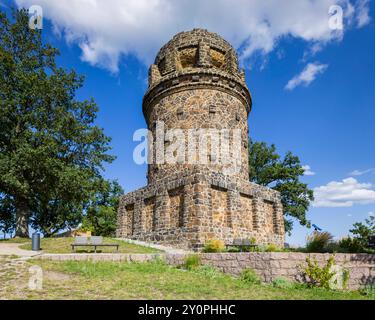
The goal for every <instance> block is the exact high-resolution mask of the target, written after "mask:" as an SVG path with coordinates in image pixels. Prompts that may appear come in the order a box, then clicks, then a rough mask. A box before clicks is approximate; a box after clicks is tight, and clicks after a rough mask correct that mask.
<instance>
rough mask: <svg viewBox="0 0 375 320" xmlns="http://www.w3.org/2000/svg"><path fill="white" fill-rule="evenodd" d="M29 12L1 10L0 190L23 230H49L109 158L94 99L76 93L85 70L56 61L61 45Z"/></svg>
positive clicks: (71, 216) (65, 220)
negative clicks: (45, 35) (45, 37)
mask: <svg viewBox="0 0 375 320" xmlns="http://www.w3.org/2000/svg"><path fill="white" fill-rule="evenodd" d="M28 20H29V18H28V12H27V11H26V10H20V11H14V12H13V22H11V21H10V20H9V19H8V18H7V16H6V14H5V13H0V79H1V81H0V128H1V131H0V194H2V195H4V196H6V197H7V198H8V199H9V201H11V205H12V206H13V208H14V211H15V223H16V236H20V237H27V236H28V226H29V224H30V222H31V223H32V224H33V227H35V228H36V229H40V230H42V231H45V232H46V234H47V235H49V234H52V233H55V232H57V231H58V229H62V228H65V227H66V226H67V224H71V223H72V224H75V223H77V221H78V220H80V219H79V215H80V214H81V213H82V208H84V206H85V203H87V202H88V200H89V199H90V197H92V195H93V194H94V193H95V192H96V191H97V187H98V185H99V183H98V181H99V180H100V179H101V175H100V173H101V170H102V169H103V164H104V163H105V162H108V163H109V162H111V161H113V159H114V157H113V156H111V155H108V154H107V151H108V150H109V149H110V147H109V142H110V138H109V137H107V136H105V135H104V133H103V130H102V129H101V128H99V127H98V126H96V125H94V121H95V118H96V113H97V110H98V107H97V105H96V104H95V102H94V100H93V99H91V100H85V101H77V100H76V99H75V94H76V91H77V90H78V89H79V88H81V87H82V86H83V83H84V77H82V76H80V75H78V74H77V73H76V72H75V71H74V70H70V71H67V70H64V69H62V68H59V67H57V65H56V63H55V59H56V56H57V55H58V54H59V52H58V50H57V49H55V48H53V47H52V46H51V45H49V44H44V43H43V41H42V35H41V31H40V30H32V29H30V28H29V26H28Z"/></svg>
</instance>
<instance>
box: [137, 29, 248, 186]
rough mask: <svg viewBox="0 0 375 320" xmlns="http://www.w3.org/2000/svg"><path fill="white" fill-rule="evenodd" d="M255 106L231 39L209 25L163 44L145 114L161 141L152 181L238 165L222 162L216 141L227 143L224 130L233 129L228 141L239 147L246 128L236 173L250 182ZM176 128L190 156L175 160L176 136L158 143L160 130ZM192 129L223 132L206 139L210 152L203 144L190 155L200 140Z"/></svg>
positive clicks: (150, 176)
mask: <svg viewBox="0 0 375 320" xmlns="http://www.w3.org/2000/svg"><path fill="white" fill-rule="evenodd" d="M250 110H251V97H250V93H249V90H248V88H247V86H246V84H245V76H244V72H243V71H240V70H239V68H238V59H237V55H236V52H235V50H234V49H233V47H232V46H231V45H230V44H229V43H228V42H227V41H225V40H224V39H223V38H221V37H220V36H218V35H217V34H215V33H211V32H208V31H207V30H203V29H194V30H192V31H189V32H182V33H179V34H177V35H176V36H174V37H173V39H172V40H171V41H169V42H168V43H167V44H166V45H165V46H163V47H162V48H161V50H160V51H159V53H158V55H157V56H156V59H155V63H154V64H153V65H151V67H150V70H149V89H148V91H147V93H146V94H145V96H144V100H143V113H144V116H145V119H146V122H147V125H148V128H149V130H151V131H152V133H153V136H154V139H155V141H154V145H153V149H154V151H153V152H154V154H153V160H154V161H153V164H150V165H149V169H148V182H149V183H152V182H154V181H157V180H160V179H164V178H168V177H169V176H170V175H172V174H175V173H178V172H180V173H181V174H183V173H184V172H186V170H189V173H191V172H194V171H195V170H204V169H208V170H211V171H214V172H223V169H224V168H223V167H225V166H226V165H227V166H228V165H231V166H233V163H225V161H222V160H223V159H222V158H221V156H220V152H216V153H215V154H212V149H211V147H214V143H215V142H214V141H216V142H217V143H219V144H220V147H221V146H222V145H221V142H222V140H221V141H217V140H220V139H223V136H224V133H223V132H224V131H222V130H223V129H228V130H230V132H228V136H227V139H229V141H228V142H229V147H230V149H231V150H232V151H233V148H234V147H235V145H234V144H233V143H234V131H233V129H239V131H240V135H241V137H240V138H237V140H236V143H237V146H238V147H239V146H240V147H239V148H240V150H241V152H240V158H239V159H238V162H239V164H238V166H239V168H238V169H237V170H236V171H235V172H234V174H235V175H236V176H238V177H239V178H242V179H245V180H247V179H248V150H247V147H248V124H247V119H248V114H249V112H250ZM158 122H159V123H160V125H158ZM170 129H181V130H182V133H183V134H184V136H185V143H186V145H185V152H184V155H183V156H182V157H178V158H176V160H175V161H174V163H172V164H171V163H170V162H169V163H168V161H167V160H166V156H167V155H166V154H165V149H166V148H167V147H168V145H170V144H171V143H173V142H175V140H174V139H173V138H172V137H168V136H165V137H163V140H164V141H161V140H160V139H159V140H158V142H157V141H156V138H155V137H156V136H157V135H159V138H160V134H164V133H165V132H167V131H168V130H170ZM189 129H190V130H192V131H191V133H192V132H194V131H195V132H196V133H197V132H198V131H197V130H199V129H217V130H216V131H215V132H220V133H221V135H220V137H218V136H216V137H215V136H212V135H210V134H207V140H206V141H203V142H207V145H208V149H209V150H208V152H207V154H205V153H203V154H200V155H199V152H200V150H202V145H199V143H197V147H196V148H197V149H194V151H197V152H196V153H197V156H196V157H190V158H189V154H188V149H189V145H188V144H189V142H191V140H193V139H197V141H196V142H199V141H198V138H197V137H196V136H192V135H190V136H189V133H188V130H189ZM208 132H209V131H208V130H207V131H206V133H208ZM191 133H190V134H191ZM176 139H177V137H176ZM180 139H181V137H180ZM215 139H216V140H215ZM172 140H173V141H172ZM238 140H239V141H238ZM203 142H202V143H203ZM191 145H192V144H191ZM163 146H164V148H163ZM215 146H217V145H215ZM198 148H200V150H198ZM215 150H216V149H215ZM232 151H230V152H232ZM163 153H164V154H163ZM230 155H231V156H232V154H230ZM202 157H207V159H202ZM158 160H159V161H158ZM192 160H196V162H194V161H192ZM195 163H196V164H195Z"/></svg>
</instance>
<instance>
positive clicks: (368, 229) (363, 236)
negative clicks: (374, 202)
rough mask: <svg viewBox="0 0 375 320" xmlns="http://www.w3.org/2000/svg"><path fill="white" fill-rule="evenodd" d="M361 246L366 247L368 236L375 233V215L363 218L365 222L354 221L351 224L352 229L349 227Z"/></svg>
mask: <svg viewBox="0 0 375 320" xmlns="http://www.w3.org/2000/svg"><path fill="white" fill-rule="evenodd" d="M349 232H351V233H352V234H353V235H354V238H355V239H357V240H358V241H359V242H360V244H361V246H362V247H363V248H366V247H368V240H369V236H370V235H373V234H375V216H370V217H369V218H368V219H365V222H364V223H363V222H356V223H354V224H353V229H350V230H349Z"/></svg>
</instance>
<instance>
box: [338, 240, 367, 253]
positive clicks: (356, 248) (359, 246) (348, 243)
mask: <svg viewBox="0 0 375 320" xmlns="http://www.w3.org/2000/svg"><path fill="white" fill-rule="evenodd" d="M338 246H339V249H340V251H341V252H349V253H358V252H363V251H364V250H365V248H364V247H363V243H362V241H361V240H359V239H358V238H351V237H347V238H343V239H341V240H340V241H339V242H338Z"/></svg>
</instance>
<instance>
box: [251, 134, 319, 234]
mask: <svg viewBox="0 0 375 320" xmlns="http://www.w3.org/2000/svg"><path fill="white" fill-rule="evenodd" d="M303 175H304V170H303V168H302V165H301V162H300V160H299V158H298V157H297V156H294V155H293V154H292V153H291V152H287V154H286V155H285V157H284V158H283V159H281V157H280V155H279V154H277V153H276V147H275V145H273V144H272V145H271V146H268V145H267V144H266V143H264V142H253V141H251V140H250V141H249V179H250V181H252V182H255V183H257V184H260V185H263V186H268V187H270V188H272V189H275V190H277V191H279V192H280V193H281V201H282V204H283V208H284V218H285V230H286V231H287V232H288V233H290V232H291V230H292V227H293V223H292V221H291V220H290V219H287V217H288V216H289V217H293V218H296V219H297V220H298V221H299V223H300V224H301V225H304V226H308V227H309V226H310V222H309V221H308V220H307V218H306V212H307V210H308V207H309V204H310V202H311V201H312V200H314V196H313V191H312V190H310V189H309V188H308V186H307V184H305V183H302V182H301V181H300V177H302V176H303Z"/></svg>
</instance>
